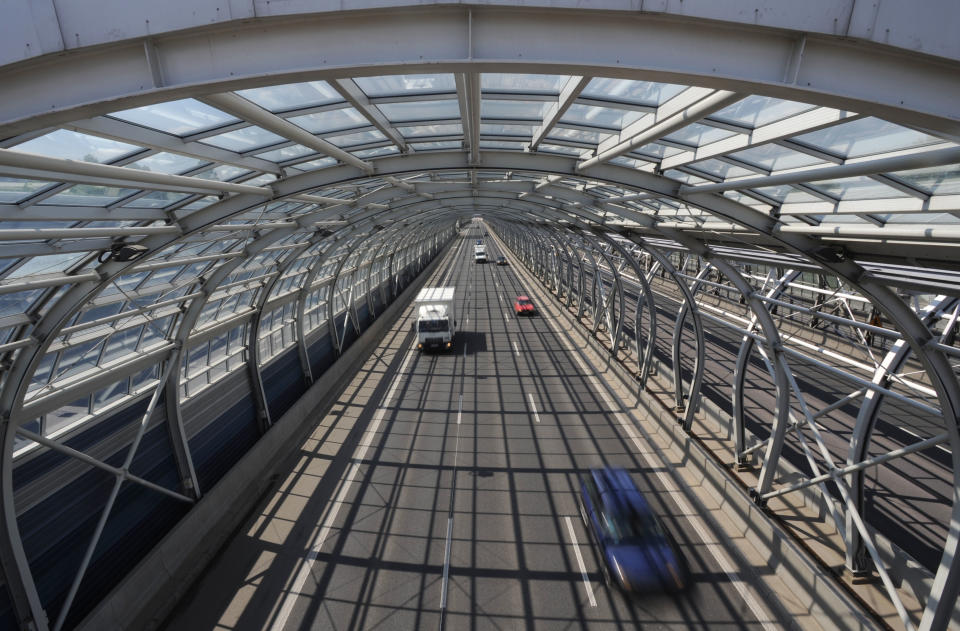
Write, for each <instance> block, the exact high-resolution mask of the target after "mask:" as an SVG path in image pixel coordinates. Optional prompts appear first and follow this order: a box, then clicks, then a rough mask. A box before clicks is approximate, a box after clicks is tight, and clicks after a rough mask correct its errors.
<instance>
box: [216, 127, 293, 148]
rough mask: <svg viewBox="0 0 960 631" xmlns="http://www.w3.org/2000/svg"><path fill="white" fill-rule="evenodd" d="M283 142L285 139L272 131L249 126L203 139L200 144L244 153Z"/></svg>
mask: <svg viewBox="0 0 960 631" xmlns="http://www.w3.org/2000/svg"><path fill="white" fill-rule="evenodd" d="M285 140H286V138H284V137H283V136H278V135H277V134H275V133H273V132H272V131H267V130H266V129H263V128H261V127H256V126H254V125H251V126H250V127H244V128H242V129H237V130H235V131H229V132H227V133H225V134H219V135H217V136H211V137H210V138H204V139H203V141H202V142H204V143H206V144H209V145H213V146H214V147H220V148H221V149H227V150H229V151H238V152H244V151H252V150H254V149H259V148H261V147H269V146H270V145H275V144H277V143H279V142H283V141H285Z"/></svg>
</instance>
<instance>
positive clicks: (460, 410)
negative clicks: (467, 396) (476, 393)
mask: <svg viewBox="0 0 960 631" xmlns="http://www.w3.org/2000/svg"><path fill="white" fill-rule="evenodd" d="M462 416H463V395H462V394H461V395H460V403H458V404H457V425H459V424H460V418H461V417H462Z"/></svg>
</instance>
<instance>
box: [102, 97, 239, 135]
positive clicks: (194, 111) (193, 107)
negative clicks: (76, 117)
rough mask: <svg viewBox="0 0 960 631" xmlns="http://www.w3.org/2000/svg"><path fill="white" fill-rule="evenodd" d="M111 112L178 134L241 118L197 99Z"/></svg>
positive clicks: (115, 116) (193, 131) (153, 127)
mask: <svg viewBox="0 0 960 631" xmlns="http://www.w3.org/2000/svg"><path fill="white" fill-rule="evenodd" d="M110 116H112V117H113V118H119V119H120V120H125V121H127V122H130V123H136V124H137V125H141V126H143V127H149V128H150V129H158V130H160V131H163V132H166V133H168V134H173V135H175V136H186V135H188V134H193V133H196V132H199V131H203V130H206V129H213V128H215V127H222V126H223V125H226V124H228V123H235V122H237V119H236V118H234V117H233V116H231V115H230V114H227V113H226V112H221V111H220V110H218V109H216V108H213V107H210V106H209V105H206V104H204V103H201V102H200V101H197V100H195V99H182V100H180V101H170V102H169V103H156V104H154V105H146V106H144V107H137V108H134V109H131V110H122V111H120V112H113V113H112V114H110Z"/></svg>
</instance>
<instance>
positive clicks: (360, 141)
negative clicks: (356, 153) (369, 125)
mask: <svg viewBox="0 0 960 631" xmlns="http://www.w3.org/2000/svg"><path fill="white" fill-rule="evenodd" d="M384 139H386V136H384V135H383V132H381V131H380V130H379V129H371V130H370V131H358V132H354V133H352V134H343V135H342V136H330V137H328V138H327V139H326V140H327V141H328V142H332V143H333V144H335V145H337V146H338V147H351V146H353V145H364V144H366V143H368V142H376V141H378V140H384Z"/></svg>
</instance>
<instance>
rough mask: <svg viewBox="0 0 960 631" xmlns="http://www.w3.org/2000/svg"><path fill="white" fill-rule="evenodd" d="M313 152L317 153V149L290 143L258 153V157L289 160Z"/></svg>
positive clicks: (277, 160) (276, 160)
mask: <svg viewBox="0 0 960 631" xmlns="http://www.w3.org/2000/svg"><path fill="white" fill-rule="evenodd" d="M311 153H316V151H314V150H313V149H311V148H309V147H304V146H303V145H290V146H289V147H281V148H280V149H274V150H273V151H265V152H263V153H258V154H256V157H258V158H261V159H263V160H270V161H272V162H286V161H287V160H293V159H294V158H299V157H301V156H305V155H309V154H311Z"/></svg>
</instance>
